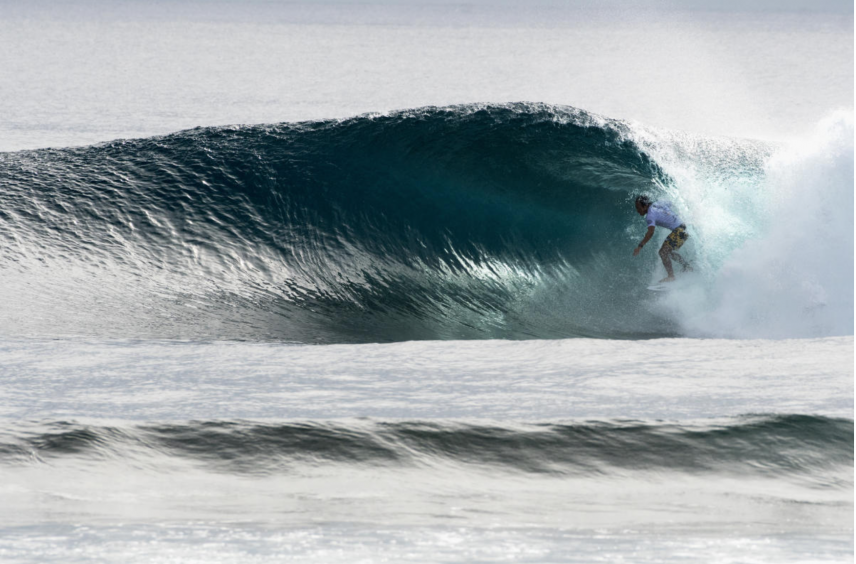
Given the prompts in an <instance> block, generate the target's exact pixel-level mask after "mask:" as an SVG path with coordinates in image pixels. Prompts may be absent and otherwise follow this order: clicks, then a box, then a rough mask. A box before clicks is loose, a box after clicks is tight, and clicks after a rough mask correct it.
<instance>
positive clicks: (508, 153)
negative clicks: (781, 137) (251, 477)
mask: <svg viewBox="0 0 856 564" xmlns="http://www.w3.org/2000/svg"><path fill="white" fill-rule="evenodd" d="M835 123H838V124H839V125H837V126H833V127H832V130H835V131H838V132H839V133H838V134H835V135H832V137H829V138H824V139H827V140H826V141H824V142H821V143H819V144H818V145H815V147H816V148H815V149H814V151H813V152H812V151H809V152H808V153H805V152H803V153H796V154H794V153H789V152H788V149H783V148H781V147H774V146H771V145H768V144H764V143H759V142H753V141H739V140H724V139H709V138H708V139H702V138H698V137H693V136H690V135H682V134H676V133H673V132H663V131H654V130H650V129H646V128H644V127H642V126H636V125H631V124H628V123H625V122H619V121H615V120H610V119H606V118H601V117H598V116H595V115H592V114H589V113H586V112H584V111H582V110H577V109H573V108H568V107H556V106H547V105H543V104H510V105H502V106H485V105H470V106H458V107H450V108H423V109H417V110H408V111H402V112H397V113H392V114H388V115H366V116H360V117H357V118H352V119H348V120H343V121H325V122H307V123H296V124H280V125H270V126H251V127H232V128H229V127H226V128H206V129H195V130H190V131H184V132H180V133H176V134H173V135H169V136H166V137H157V138H151V139H144V140H134V141H117V142H113V143H108V144H104V145H99V146H94V147H85V148H77V149H58V150H39V151H28V152H19V153H6V154H2V155H0V197H2V199H3V201H4V204H5V205H4V207H3V209H2V211H0V232H1V233H0V237H3V245H2V249H0V269H2V271H3V273H4V275H3V280H2V282H0V285H1V286H2V289H3V291H4V293H6V295H14V296H17V299H16V300H15V301H14V303H12V304H8V305H7V306H4V308H3V310H2V311H0V320H1V321H2V326H3V331H4V333H5V334H7V335H27V334H34V335H42V336H43V335H70V334H74V335H95V336H106V337H143V338H216V339H248V340H258V339H261V340H268V339H270V340H286V341H298V342H316V343H333V342H374V341H397V340H409V339H460V338H556V337H559V338H561V337H574V336H594V337H607V338H627V337H630V338H645V337H656V336H680V335H699V336H707V335H716V336H752V337H766V336H773V337H787V336H824V335H839V334H852V319H853V318H852V311H853V308H852V288H853V278H852V271H853V253H852V250H853V239H852V224H853V217H852V207H853V206H852V202H853V195H852V179H853V163H852V119H851V120H850V122H849V124H850V125H849V128H850V129H849V131H850V138H849V139H850V145H849V147H850V149H849V151H850V152H849V161H847V144H846V140H847V135H846V132H847V131H848V130H847V127H848V125H847V122H846V120H845V122H844V124H843V125H842V123H841V122H840V121H838V122H835ZM842 131H843V133H841V132H842ZM824 143H825V144H824ZM783 151H784V152H783ZM787 155H791V156H787ZM789 167H791V168H789ZM797 170H798V171H800V172H801V176H794V174H791V172H792V171H797ZM830 172H831V173H832V174H830ZM848 182H849V185H848ZM639 193H649V194H652V195H653V196H655V197H665V198H668V199H670V200H672V201H673V202H674V203H675V206H676V209H678V210H679V212H680V213H681V214H682V216H684V217H686V219H687V222H688V223H689V225H690V234H691V239H690V241H689V242H688V244H687V245H686V246H685V247H684V252H685V253H686V255H687V257H688V258H689V259H690V260H692V261H693V262H694V264H695V265H696V272H694V273H693V275H692V276H687V277H686V278H685V280H686V281H688V282H689V284H688V285H685V286H683V287H682V288H681V290H680V291H679V292H673V295H672V296H670V298H669V299H667V300H664V299H663V298H662V297H659V296H655V295H651V293H650V292H648V291H647V290H646V289H645V286H646V285H647V284H648V283H650V281H653V280H656V279H657V278H659V277H662V275H663V273H662V266H660V265H659V259H658V258H657V256H656V252H655V251H654V250H652V249H654V248H655V247H653V246H651V247H649V248H648V249H646V253H645V254H643V256H642V257H639V258H636V259H634V258H633V257H632V256H631V251H632V249H633V247H634V246H635V244H636V242H637V241H638V240H639V239H640V238H641V236H642V234H643V233H644V222H643V220H642V219H641V218H639V217H638V215H637V214H636V213H635V211H634V210H633V206H632V201H633V198H634V197H635V195H637V194H639ZM848 197H849V200H848ZM807 199H808V200H810V201H811V202H813V203H812V205H810V206H808V205H805V201H806V200H807ZM848 201H849V204H848ZM791 210H798V211H799V212H800V213H794V212H793V211H791ZM848 210H849V211H848ZM830 213H834V214H837V215H834V216H832V217H830V216H829V214H830ZM848 214H849V215H848ZM782 216H787V217H788V218H789V219H790V220H791V221H789V222H787V223H786V225H788V226H789V227H787V229H791V228H792V227H794V223H793V222H794V221H798V222H799V224H798V226H799V227H798V229H797V230H795V231H793V232H794V233H797V232H799V233H804V234H805V235H808V234H809V233H811V232H812V231H811V227H812V226H814V225H817V224H820V225H821V226H823V230H822V231H820V233H822V234H823V235H822V238H823V240H824V241H825V242H827V243H826V244H824V245H821V246H820V247H821V249H820V250H818V249H817V246H816V245H814V244H812V243H811V242H809V241H810V240H811V238H810V237H808V236H806V237H804V238H800V237H798V236H797V235H794V240H793V241H795V242H797V243H798V244H797V246H796V247H794V246H793V245H792V246H790V247H788V246H787V243H788V241H791V240H789V239H787V238H784V239H783V238H782V237H781V236H779V235H778V234H777V233H778V230H780V229H783V228H784V227H783V223H782V222H781V219H782ZM794 216H796V217H794ZM848 230H849V231H848ZM663 236H664V234H661V235H660V238H662V237H663ZM658 241H659V240H658ZM658 241H654V243H657V242H658ZM765 241H766V242H767V243H766V244H767V245H771V246H773V248H774V249H773V250H774V251H775V252H772V251H771V250H770V249H766V248H765V249H756V250H752V245H758V244H762V245H763V244H765V243H764V242H765ZM848 245H849V246H848ZM847 248H849V249H850V253H849V255H848V254H846V253H845V251H846V250H847ZM747 257H748V258H747ZM771 265H773V266H777V267H778V271H777V270H776V269H775V268H771ZM802 265H805V268H804V267H803V266H802ZM848 265H849V274H846V272H847V271H848ZM847 276H849V278H847ZM771 288H774V289H775V288H783V289H782V290H781V292H779V293H776V291H771ZM848 288H849V294H848ZM747 289H749V290H747ZM747 291H749V292H750V294H746V292H747ZM752 292H754V294H752ZM848 296H849V297H848ZM794 299H796V300H797V304H796V306H795V304H794ZM789 300H790V301H789ZM848 300H849V302H848ZM848 303H849V306H850V307H849V310H847V308H846V306H847V304H848ZM783 312H787V313H783ZM783 315H784V316H786V317H787V322H786V323H783V322H782V319H783V318H782V316H783Z"/></svg>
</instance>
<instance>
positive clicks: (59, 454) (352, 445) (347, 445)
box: [0, 415, 853, 487]
mask: <svg viewBox="0 0 856 564" xmlns="http://www.w3.org/2000/svg"><path fill="white" fill-rule="evenodd" d="M169 459H183V460H189V461H192V462H193V463H194V464H196V465H198V466H200V467H203V468H206V469H209V470H212V471H215V472H225V473H228V474H246V475H269V474H277V473H285V474H289V473H291V472H295V471H300V472H304V471H307V468H308V469H311V468H312V467H319V466H325V467H329V466H330V465H344V466H346V467H356V466H361V467H364V466H371V467H375V466H377V467H391V468H396V467H399V468H401V467H421V468H434V467H437V466H438V465H439V466H443V467H447V466H450V465H451V466H459V467H460V466H464V467H474V468H475V467H478V468H480V469H481V471H502V472H514V473H523V474H549V475H557V476H581V477H585V476H591V477H603V476H610V475H612V476H618V475H623V474H626V473H637V472H641V473H643V474H644V473H654V474H657V473H662V472H677V473H689V474H699V473H701V474H705V473H711V474H720V475H732V476H741V475H743V476H773V475H776V476H791V477H793V478H794V479H814V478H813V477H815V476H826V475H829V473H830V472H833V474H836V475H837V472H835V471H837V470H841V469H847V468H851V469H852V465H853V421H852V420H851V419H841V418H828V417H821V416H809V415H766V416H765V415H756V416H744V417H736V418H730V419H726V420H718V421H715V422H713V423H704V424H702V423H698V424H692V423H670V422H651V421H620V420H618V421H571V422H544V423H527V424H524V423H517V424H515V423H509V422H502V423H499V422H478V423H475V422H467V421H443V422H437V421H431V422H429V421H382V420H350V421H329V422H324V421H320V422H319V421H311V422H272V423H271V422H264V423H262V422H252V421H199V422H189V423H183V424H175V423H169V424H144V425H127V424H123V425H116V426H105V425H89V424H83V423H78V422H73V421H70V422H69V421H54V422H50V421H47V422H31V423H15V424H8V423H7V424H6V425H5V428H3V429H2V431H0V464H2V465H4V466H7V467H9V466H21V465H24V466H31V465H54V464H57V463H59V462H61V461H62V460H77V461H78V462H81V463H85V464H96V465H97V464H99V463H109V462H110V461H114V460H119V461H122V462H123V463H124V464H130V465H132V466H135V467H140V468H149V469H152V470H157V469H158V468H159V467H161V466H162V467H168V464H167V463H166V462H164V461H167V460H169ZM851 475H852V473H851ZM827 485H828V486H834V484H831V483H830V484H827ZM839 485H840V486H841V487H845V486H848V484H839ZM849 486H852V483H850V484H849Z"/></svg>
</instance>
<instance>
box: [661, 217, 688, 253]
mask: <svg viewBox="0 0 856 564" xmlns="http://www.w3.org/2000/svg"><path fill="white" fill-rule="evenodd" d="M688 237H689V234H688V233H687V226H686V225H685V224H683V223H682V224H680V225H678V226H677V227H675V228H674V229H673V230H672V232H671V233H669V236H668V237H666V243H668V245H669V246H670V247H671V248H672V250H673V251H677V250H678V249H680V248H681V246H682V245H683V244H684V243H686V241H687V238H688Z"/></svg>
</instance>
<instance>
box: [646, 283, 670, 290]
mask: <svg viewBox="0 0 856 564" xmlns="http://www.w3.org/2000/svg"><path fill="white" fill-rule="evenodd" d="M674 284H675V283H674V282H663V283H662V284H652V285H651V286H648V289H649V290H651V291H652V292H668V291H669V290H671V289H673V288H674Z"/></svg>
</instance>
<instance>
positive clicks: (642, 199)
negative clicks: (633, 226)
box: [636, 196, 651, 215]
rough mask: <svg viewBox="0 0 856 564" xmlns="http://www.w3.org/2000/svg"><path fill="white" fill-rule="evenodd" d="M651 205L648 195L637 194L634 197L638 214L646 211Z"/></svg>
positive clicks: (643, 213)
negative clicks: (637, 195) (636, 196)
mask: <svg viewBox="0 0 856 564" xmlns="http://www.w3.org/2000/svg"><path fill="white" fill-rule="evenodd" d="M649 207H651V200H650V199H649V198H648V196H639V197H638V198H636V211H637V212H638V213H639V215H645V214H646V213H648V208H649Z"/></svg>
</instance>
